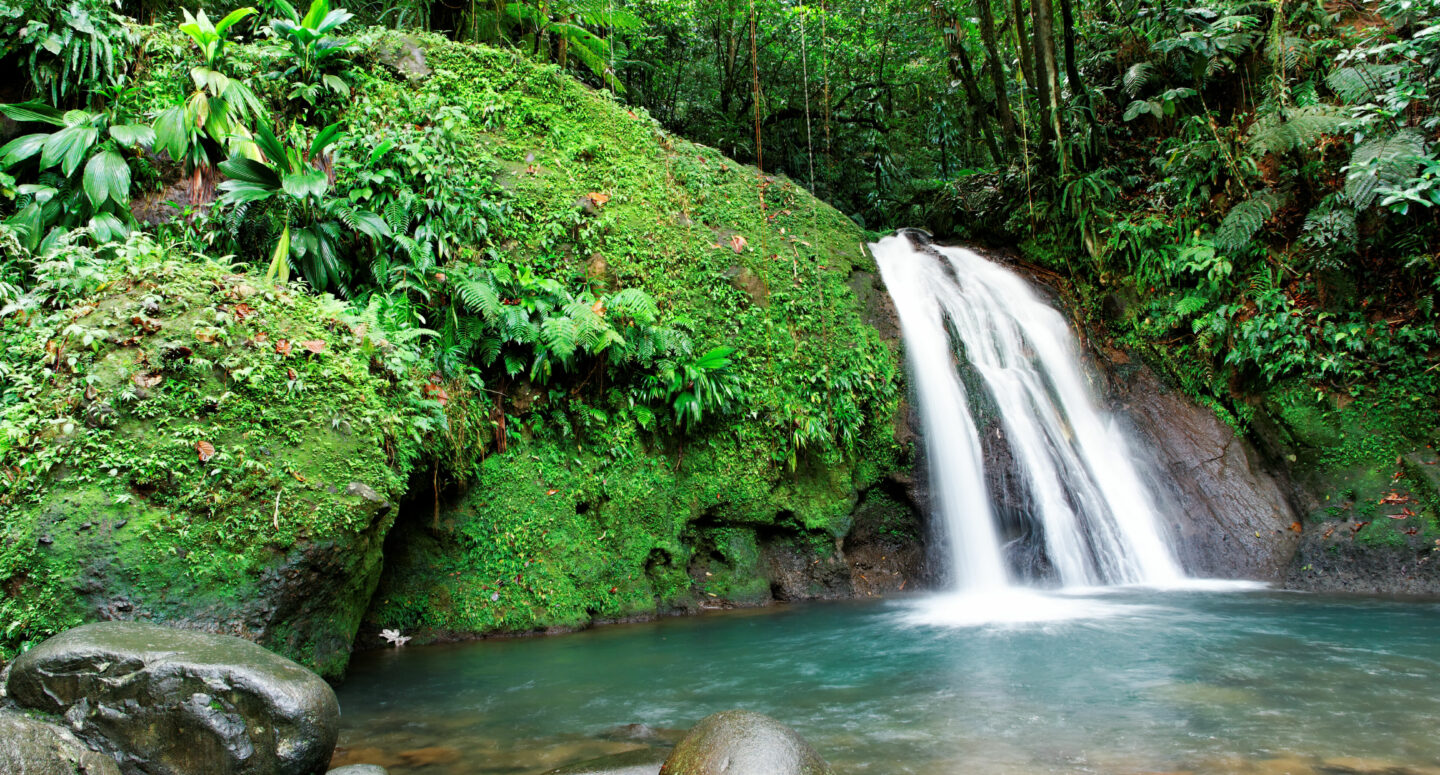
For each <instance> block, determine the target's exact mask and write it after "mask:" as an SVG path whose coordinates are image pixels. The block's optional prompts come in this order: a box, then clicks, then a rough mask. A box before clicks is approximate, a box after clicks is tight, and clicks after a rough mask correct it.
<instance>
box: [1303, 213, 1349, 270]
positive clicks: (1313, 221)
mask: <svg viewBox="0 0 1440 775" xmlns="http://www.w3.org/2000/svg"><path fill="white" fill-rule="evenodd" d="M1335 199H1336V197H1328V198H1327V199H1326V201H1324V202H1322V203H1321V204H1320V205H1319V206H1317V207H1316V208H1315V209H1313V210H1311V211H1310V214H1309V215H1307V216H1305V225H1304V227H1303V228H1302V229H1301V232H1300V244H1301V245H1303V246H1304V247H1305V248H1306V249H1307V250H1308V251H1310V252H1311V253H1313V254H1314V256H1315V263H1316V266H1317V267H1319V268H1321V269H1335V268H1339V266H1340V265H1341V262H1340V259H1341V258H1343V257H1344V256H1349V255H1354V253H1355V251H1356V248H1357V246H1358V245H1359V242H1360V230H1359V227H1358V225H1357V224H1356V222H1355V210H1354V209H1352V208H1350V207H1344V206H1337V204H1336V202H1335V201H1334V200H1335Z"/></svg>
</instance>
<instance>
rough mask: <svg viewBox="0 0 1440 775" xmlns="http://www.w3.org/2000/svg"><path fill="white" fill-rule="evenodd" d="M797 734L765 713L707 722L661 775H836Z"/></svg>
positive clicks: (725, 715)
mask: <svg viewBox="0 0 1440 775" xmlns="http://www.w3.org/2000/svg"><path fill="white" fill-rule="evenodd" d="M832 773H833V770H831V769H830V765H828V764H826V763H825V760H824V759H823V758H821V756H820V754H819V753H817V752H816V751H815V749H814V748H813V747H811V745H810V744H809V743H808V742H806V741H805V738H803V737H801V736H800V734H799V733H798V732H796V731H795V730H793V729H791V728H790V727H788V726H785V725H784V724H782V723H780V722H779V721H776V720H775V719H773V718H770V717H769V716H766V715H764V714H763V713H755V712H753V711H747V710H727V711H724V712H722V713H716V714H714V715H710V716H706V717H705V718H703V719H701V720H700V723H699V724H696V725H695V727H694V729H691V730H690V733H689V734H687V735H686V736H685V739H683V740H681V741H680V743H679V744H678V745H676V746H675V750H674V751H673V752H671V754H670V757H669V758H668V759H666V760H665V765H664V766H663V767H661V768H660V775H832Z"/></svg>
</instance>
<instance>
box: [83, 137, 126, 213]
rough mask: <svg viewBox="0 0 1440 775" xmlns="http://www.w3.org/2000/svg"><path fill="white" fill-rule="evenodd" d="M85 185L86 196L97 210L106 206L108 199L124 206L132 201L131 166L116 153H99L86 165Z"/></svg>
mask: <svg viewBox="0 0 1440 775" xmlns="http://www.w3.org/2000/svg"><path fill="white" fill-rule="evenodd" d="M84 184H85V195H86V196H88V197H90V203H91V204H92V205H94V207H95V208H96V209H99V208H100V206H101V205H103V204H105V200H106V199H111V200H114V202H115V203H116V204H118V205H124V204H126V203H128V202H129V201H130V165H128V164H126V163H125V157H124V156H121V155H120V154H119V153H118V152H116V151H102V152H100V153H97V154H95V155H94V156H91V157H90V163H89V164H86V165H85V177H84Z"/></svg>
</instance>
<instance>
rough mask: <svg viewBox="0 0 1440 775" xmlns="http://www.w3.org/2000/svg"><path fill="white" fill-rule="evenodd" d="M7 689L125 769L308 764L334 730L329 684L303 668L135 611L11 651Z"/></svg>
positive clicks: (270, 772) (319, 758)
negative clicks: (124, 618) (132, 618)
mask: <svg viewBox="0 0 1440 775" xmlns="http://www.w3.org/2000/svg"><path fill="white" fill-rule="evenodd" d="M8 689H9V694H10V697H11V698H13V699H14V700H15V701H16V702H18V703H20V704H21V705H23V706H26V707H29V708H34V709H36V710H41V711H45V712H48V713H55V714H59V715H63V716H65V718H66V720H67V721H68V722H69V724H70V726H71V727H73V728H74V729H75V730H76V733H77V734H78V735H79V736H80V737H81V738H82V739H84V740H85V741H86V742H87V743H88V744H89V745H90V746H91V747H92V748H95V749H97V750H101V751H105V752H107V753H112V754H113V755H114V756H115V759H116V760H117V761H119V762H120V768H121V770H123V771H124V772H125V773H127V775H310V773H317V772H324V771H325V765H326V763H327V762H328V761H329V759H330V752H331V751H332V749H334V747H335V739H336V736H337V735H338V732H339V730H338V722H339V715H340V708H339V704H338V703H337V701H336V699H335V693H334V692H333V691H332V690H331V689H330V687H329V685H328V684H326V683H325V681H323V680H322V679H321V678H320V677H319V676H317V675H315V674H314V673H312V672H310V671H309V670H306V669H305V668H303V667H301V666H299V665H297V664H295V663H294V662H291V661H290V660H288V659H285V658H284V657H281V656H278V655H276V654H273V653H271V652H269V651H266V650H265V649H263V648H261V647H259V646H257V645H255V644H253V643H250V642H249V641H245V640H241V639H240V638H233V637H230V636H227V635H210V634H208V633H201V632H192V631H188V630H173V629H169V628H165V627H160V626H157V625H153V624H143V623H139V622H100V623H96V624H88V625H85V626H84V627H77V628H75V629H73V630H69V631H67V632H64V633H62V634H60V635H57V636H55V637H54V638H51V639H50V640H47V641H45V642H44V643H42V644H40V645H39V646H37V647H35V648H34V649H32V650H30V651H29V652H27V653H26V654H24V655H22V656H21V657H20V658H19V659H17V660H15V665H14V668H13V670H12V671H11V673H10V680H9V684H8ZM21 771H24V770H23V769H22V770H21Z"/></svg>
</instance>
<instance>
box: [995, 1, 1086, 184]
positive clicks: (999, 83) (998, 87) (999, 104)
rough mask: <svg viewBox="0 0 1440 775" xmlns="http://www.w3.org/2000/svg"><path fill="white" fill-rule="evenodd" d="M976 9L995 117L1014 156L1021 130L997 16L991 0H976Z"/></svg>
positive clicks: (1008, 148) (1011, 154)
mask: <svg viewBox="0 0 1440 775" xmlns="http://www.w3.org/2000/svg"><path fill="white" fill-rule="evenodd" d="M1067 2H1068V0H1067ZM1066 7H1067V8H1068V7H1069V6H1068V5H1067V6H1066ZM976 11H978V12H979V14H980V38H981V41H982V42H983V43H984V44H985V62H986V66H987V67H988V68H989V70H990V87H991V88H992V89H994V90H995V117H996V119H998V120H999V121H1000V133H1001V134H1002V135H1003V139H1004V141H1005V153H1006V154H1008V155H1010V156H1014V155H1015V153H1016V151H1017V150H1018V149H1019V141H1018V139H1017V138H1018V137H1019V132H1018V131H1017V130H1016V128H1015V116H1014V114H1012V113H1011V112H1010V95H1009V92H1008V91H1007V90H1006V84H1005V69H1004V67H1003V66H1002V65H1001V64H1000V49H999V46H998V45H997V43H996V40H995V37H996V36H995V18H994V15H993V13H992V11H991V8H990V0H976Z"/></svg>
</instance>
